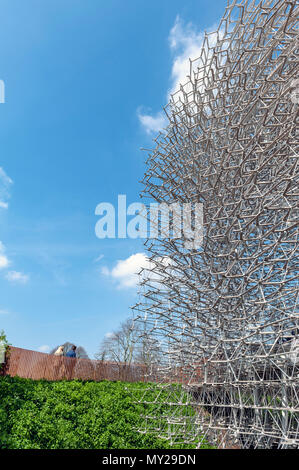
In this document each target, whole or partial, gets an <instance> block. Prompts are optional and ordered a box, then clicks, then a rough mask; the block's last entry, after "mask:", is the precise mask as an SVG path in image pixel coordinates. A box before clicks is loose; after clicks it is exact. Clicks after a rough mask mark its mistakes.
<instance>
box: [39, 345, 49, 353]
mask: <svg viewBox="0 0 299 470" xmlns="http://www.w3.org/2000/svg"><path fill="white" fill-rule="evenodd" d="M50 349H51V348H50V346H48V345H47V344H43V345H42V346H40V347H39V348H38V350H39V351H40V352H43V353H48V352H50Z"/></svg>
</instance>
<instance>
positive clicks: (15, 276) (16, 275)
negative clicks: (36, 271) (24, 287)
mask: <svg viewBox="0 0 299 470" xmlns="http://www.w3.org/2000/svg"><path fill="white" fill-rule="evenodd" d="M5 278H6V279H7V280H8V281H9V282H20V283H21V284H26V283H27V282H28V281H29V276H28V275H27V274H23V273H21V272H18V271H9V272H8V273H7V274H6V275H5Z"/></svg>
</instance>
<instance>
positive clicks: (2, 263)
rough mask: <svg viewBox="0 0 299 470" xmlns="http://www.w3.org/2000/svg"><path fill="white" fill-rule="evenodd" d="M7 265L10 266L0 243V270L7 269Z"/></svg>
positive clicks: (3, 247)
mask: <svg viewBox="0 0 299 470" xmlns="http://www.w3.org/2000/svg"><path fill="white" fill-rule="evenodd" d="M9 264H10V262H9V259H8V258H7V256H6V254H5V246H4V245H3V243H2V242H1V241H0V269H4V268H7V266H9Z"/></svg>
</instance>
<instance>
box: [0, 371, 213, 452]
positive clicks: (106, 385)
mask: <svg viewBox="0 0 299 470" xmlns="http://www.w3.org/2000/svg"><path fill="white" fill-rule="evenodd" d="M145 387H146V384H143V383H138V384H136V383H135V384H131V383H123V382H108V381H102V382H88V381H87V382H82V381H77V380H74V381H59V382H48V381H43V380H41V381H33V380H30V379H21V378H12V377H1V378H0V449H1V448H2V449H4V448H10V449H33V448H36V449H137V448H143V449H167V448H171V446H170V444H169V442H168V441H166V440H163V439H160V438H159V437H157V436H156V435H155V434H154V433H147V434H141V433H139V432H137V431H136V428H139V427H140V426H141V420H142V418H141V415H142V414H144V412H145V411H147V412H150V411H151V407H153V406H155V405H153V404H149V405H143V404H139V403H136V400H135V398H136V397H137V399H138V394H140V396H141V394H143V393H144V391H145ZM151 393H154V392H151ZM133 397H134V399H133ZM168 406H169V405H167V404H165V405H164V406H163V405H162V406H161V410H160V412H161V415H162V416H163V415H164V414H167V407H168ZM145 407H146V408H147V409H146V410H145V409H144V408H145ZM187 409H188V407H186V410H187ZM187 412H189V413H190V412H193V410H191V409H189V410H188V411H187ZM185 447H187V446H185ZM207 447H208V445H207ZM181 448H183V446H181ZM189 448H190V446H189Z"/></svg>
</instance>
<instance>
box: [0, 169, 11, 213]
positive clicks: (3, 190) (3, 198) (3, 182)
mask: <svg viewBox="0 0 299 470" xmlns="http://www.w3.org/2000/svg"><path fill="white" fill-rule="evenodd" d="M12 184H13V181H12V179H11V178H10V177H9V176H8V175H7V174H6V173H5V171H4V170H3V168H2V167H0V208H1V209H7V208H8V202H7V199H9V197H10V186H11V185H12Z"/></svg>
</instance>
